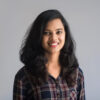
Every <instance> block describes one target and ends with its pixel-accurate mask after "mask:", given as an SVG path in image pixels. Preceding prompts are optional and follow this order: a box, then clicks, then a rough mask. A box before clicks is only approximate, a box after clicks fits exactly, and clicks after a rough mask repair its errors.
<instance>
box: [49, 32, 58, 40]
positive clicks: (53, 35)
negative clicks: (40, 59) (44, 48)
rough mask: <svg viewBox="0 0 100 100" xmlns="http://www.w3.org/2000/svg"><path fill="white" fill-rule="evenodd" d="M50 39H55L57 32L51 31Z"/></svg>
mask: <svg viewBox="0 0 100 100" xmlns="http://www.w3.org/2000/svg"><path fill="white" fill-rule="evenodd" d="M50 39H51V40H53V41H55V40H57V34H56V33H55V32H53V33H52V34H51V37H50Z"/></svg>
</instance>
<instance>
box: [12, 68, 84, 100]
mask: <svg viewBox="0 0 100 100" xmlns="http://www.w3.org/2000/svg"><path fill="white" fill-rule="evenodd" d="M13 100H85V91H84V76H83V72H82V70H81V69H80V68H79V69H78V78H77V85H76V86H75V87H72V88H69V87H68V85H67V82H66V81H65V80H62V77H61V76H60V75H59V77H58V78H57V79H55V78H54V77H53V76H51V75H49V77H48V81H47V82H46V83H45V84H43V85H42V86H34V85H33V84H32V83H31V81H30V79H29V77H28V74H27V71H26V69H25V67H23V68H21V69H20V70H19V71H18V73H17V74H16V76H15V80H14V86H13Z"/></svg>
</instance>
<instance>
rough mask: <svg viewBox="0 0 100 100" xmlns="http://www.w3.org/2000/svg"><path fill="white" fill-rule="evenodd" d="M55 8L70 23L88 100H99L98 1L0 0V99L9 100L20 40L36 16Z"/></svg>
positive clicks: (99, 46)
mask: <svg viewBox="0 0 100 100" xmlns="http://www.w3.org/2000/svg"><path fill="white" fill-rule="evenodd" d="M47 9H58V10H60V11H61V12H62V14H63V15H64V17H65V18H66V20H67V21H68V23H69V26H70V29H71V32H72V35H73V37H74V39H75V41H76V55H77V58H78V61H79V64H80V67H81V69H82V70H83V72H84V77H85V91H86V98H87V100H100V78H99V76H100V0H0V100H12V93H13V92H12V91H13V82H14V76H15V74H16V72H17V71H18V70H19V69H20V68H21V67H22V66H23V64H22V63H21V62H20V60H19V49H20V46H21V43H22V39H23V37H24V35H25V33H26V31H27V29H28V27H29V26H30V24H31V23H32V22H33V21H34V19H35V18H36V16H37V15H38V14H39V13H41V12H42V11H44V10H47Z"/></svg>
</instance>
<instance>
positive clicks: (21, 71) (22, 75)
mask: <svg viewBox="0 0 100 100" xmlns="http://www.w3.org/2000/svg"><path fill="white" fill-rule="evenodd" d="M25 78H26V74H25V67H22V68H21V69H19V70H18V71H17V73H16V74H15V80H24V79H25Z"/></svg>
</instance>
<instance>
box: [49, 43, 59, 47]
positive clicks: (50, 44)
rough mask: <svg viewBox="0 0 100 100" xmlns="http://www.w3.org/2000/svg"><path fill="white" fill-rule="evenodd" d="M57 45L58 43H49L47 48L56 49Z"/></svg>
mask: <svg viewBox="0 0 100 100" xmlns="http://www.w3.org/2000/svg"><path fill="white" fill-rule="evenodd" d="M57 45H58V43H57V42H56V43H49V46H50V47H56V46H57Z"/></svg>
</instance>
